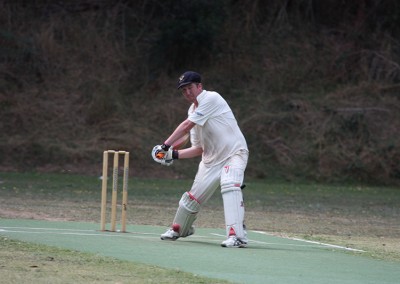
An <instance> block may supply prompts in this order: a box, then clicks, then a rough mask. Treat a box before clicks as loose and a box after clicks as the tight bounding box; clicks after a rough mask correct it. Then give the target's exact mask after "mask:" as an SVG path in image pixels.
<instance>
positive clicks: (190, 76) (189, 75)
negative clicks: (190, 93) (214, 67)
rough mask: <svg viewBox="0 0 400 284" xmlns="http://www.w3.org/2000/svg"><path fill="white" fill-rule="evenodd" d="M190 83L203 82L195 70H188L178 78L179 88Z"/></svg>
mask: <svg viewBox="0 0 400 284" xmlns="http://www.w3.org/2000/svg"><path fill="white" fill-rule="evenodd" d="M190 83H201V76H200V74H199V73H196V72H194V71H186V72H185V73H183V74H182V75H181V76H180V77H179V80H178V89H179V88H180V87H183V86H185V85H188V84H190Z"/></svg>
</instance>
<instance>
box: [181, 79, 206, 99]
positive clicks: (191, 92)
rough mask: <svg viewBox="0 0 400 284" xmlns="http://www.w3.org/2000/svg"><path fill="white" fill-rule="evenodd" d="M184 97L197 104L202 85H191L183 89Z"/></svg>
mask: <svg viewBox="0 0 400 284" xmlns="http://www.w3.org/2000/svg"><path fill="white" fill-rule="evenodd" d="M181 92H182V95H183V96H184V97H185V98H186V100H188V101H189V102H191V103H194V102H196V98H197V96H198V95H199V94H200V93H201V92H202V86H201V84H200V83H190V84H188V85H186V86H183V87H182V88H181Z"/></svg>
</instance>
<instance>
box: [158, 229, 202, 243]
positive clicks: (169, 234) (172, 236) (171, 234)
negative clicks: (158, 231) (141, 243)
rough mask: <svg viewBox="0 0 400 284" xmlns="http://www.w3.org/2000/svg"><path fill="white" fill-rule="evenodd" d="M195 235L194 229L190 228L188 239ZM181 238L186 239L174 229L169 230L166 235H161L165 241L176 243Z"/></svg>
mask: <svg viewBox="0 0 400 284" xmlns="http://www.w3.org/2000/svg"><path fill="white" fill-rule="evenodd" d="M193 234H194V227H193V226H192V227H190V229H189V232H188V234H187V236H185V237H188V236H190V235H193ZM180 237H182V238H184V236H180V235H179V233H178V232H175V231H174V230H173V229H172V228H169V229H168V230H167V231H166V232H165V233H164V234H162V235H161V239H162V240H163V241H176V240H177V239H179V238H180Z"/></svg>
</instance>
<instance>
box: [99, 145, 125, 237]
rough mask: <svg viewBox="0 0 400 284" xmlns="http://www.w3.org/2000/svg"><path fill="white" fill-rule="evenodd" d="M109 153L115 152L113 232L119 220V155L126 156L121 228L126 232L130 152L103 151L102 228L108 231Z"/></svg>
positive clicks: (112, 207) (112, 201)
mask: <svg viewBox="0 0 400 284" xmlns="http://www.w3.org/2000/svg"><path fill="white" fill-rule="evenodd" d="M108 154H114V164H113V172H112V177H113V181H112V195H111V229H110V231H111V232H115V231H116V222H117V193H118V168H119V165H118V163H119V156H120V155H123V156H124V173H123V185H122V212H121V230H120V232H123V233H125V232H126V210H127V205H128V174H129V152H126V151H115V150H107V151H104V153H103V177H102V187H101V212H100V215H101V220H100V230H101V231H106V212H107V180H108Z"/></svg>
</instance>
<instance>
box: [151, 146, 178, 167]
mask: <svg viewBox="0 0 400 284" xmlns="http://www.w3.org/2000/svg"><path fill="white" fill-rule="evenodd" d="M162 146H163V145H156V146H154V148H153V150H152V151H151V156H152V157H153V160H154V161H155V162H157V163H159V164H161V165H163V166H170V165H172V163H173V162H174V159H173V158H172V153H173V148H172V147H169V148H168V150H167V151H166V150H164V149H163V147H162Z"/></svg>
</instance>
